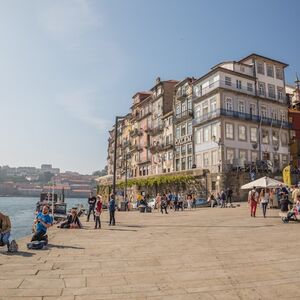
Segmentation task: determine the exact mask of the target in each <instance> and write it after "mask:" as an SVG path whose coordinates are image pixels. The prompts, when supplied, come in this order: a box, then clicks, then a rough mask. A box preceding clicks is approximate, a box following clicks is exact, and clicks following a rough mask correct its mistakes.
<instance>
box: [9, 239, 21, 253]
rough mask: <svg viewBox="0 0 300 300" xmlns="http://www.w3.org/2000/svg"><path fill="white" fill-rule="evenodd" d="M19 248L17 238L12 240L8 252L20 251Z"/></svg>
mask: <svg viewBox="0 0 300 300" xmlns="http://www.w3.org/2000/svg"><path fill="white" fill-rule="evenodd" d="M18 249H19V246H18V244H17V242H16V241H15V240H12V241H11V242H10V244H9V247H8V252H12V253H15V252H18Z"/></svg>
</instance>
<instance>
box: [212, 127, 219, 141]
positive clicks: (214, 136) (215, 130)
mask: <svg viewBox="0 0 300 300" xmlns="http://www.w3.org/2000/svg"><path fill="white" fill-rule="evenodd" d="M211 138H212V140H214V139H215V141H218V125H217V124H212V125H211Z"/></svg>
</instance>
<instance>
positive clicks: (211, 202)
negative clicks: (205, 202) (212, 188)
mask: <svg viewBox="0 0 300 300" xmlns="http://www.w3.org/2000/svg"><path fill="white" fill-rule="evenodd" d="M209 201H210V207H211V208H214V207H215V206H216V204H217V201H216V199H215V196H214V194H211V195H210V197H209Z"/></svg>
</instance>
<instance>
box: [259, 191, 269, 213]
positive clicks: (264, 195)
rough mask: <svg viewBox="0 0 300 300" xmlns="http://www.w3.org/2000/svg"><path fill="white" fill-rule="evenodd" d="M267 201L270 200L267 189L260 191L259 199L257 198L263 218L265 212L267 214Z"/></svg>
mask: <svg viewBox="0 0 300 300" xmlns="http://www.w3.org/2000/svg"><path fill="white" fill-rule="evenodd" d="M269 200H270V191H269V189H266V190H265V189H262V190H261V192H260V197H259V201H260V204H261V207H262V211H263V216H264V218H265V217H266V212H267V207H268V204H269Z"/></svg>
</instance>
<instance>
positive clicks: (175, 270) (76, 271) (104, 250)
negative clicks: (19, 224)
mask: <svg viewBox="0 0 300 300" xmlns="http://www.w3.org/2000/svg"><path fill="white" fill-rule="evenodd" d="M268 214H269V216H270V217H269V218H266V219H263V218H262V217H261V211H260V210H259V211H258V217H257V218H255V219H254V218H250V217H249V213H248V210H247V207H246V204H243V205H242V206H241V207H237V208H226V209H220V208H214V209H211V208H202V209H197V210H196V211H184V212H176V213H174V212H170V213H169V214H168V215H162V214H160V213H157V212H156V213H152V214H140V213H138V212H117V214H116V217H117V226H115V227H109V226H108V225H107V223H106V221H107V217H108V213H107V212H104V213H103V215H102V219H103V221H104V222H103V223H102V230H94V229H93V225H94V223H93V222H90V223H88V224H86V223H84V225H85V229H83V230H62V229H57V228H52V229H51V230H50V234H49V236H50V240H49V243H50V246H49V250H39V251H38V250H27V249H25V241H26V242H27V241H28V239H23V240H21V241H19V245H20V253H19V254H17V255H8V254H5V253H4V248H1V249H0V300H3V299H20V300H21V299H36V300H40V299H43V300H50V299H53V300H55V299H64V300H71V299H72V300H75V299H76V300H87V299H150V300H158V299H168V300H169V299H170V300H171V299H172V300H177V299H183V300H191V299H205V300H210V299H289V298H290V299H300V289H299V286H300V276H299V275H300V255H299V249H300V239H299V230H300V224H295V223H292V222H291V223H290V224H282V222H281V220H280V219H279V218H278V210H268Z"/></svg>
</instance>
